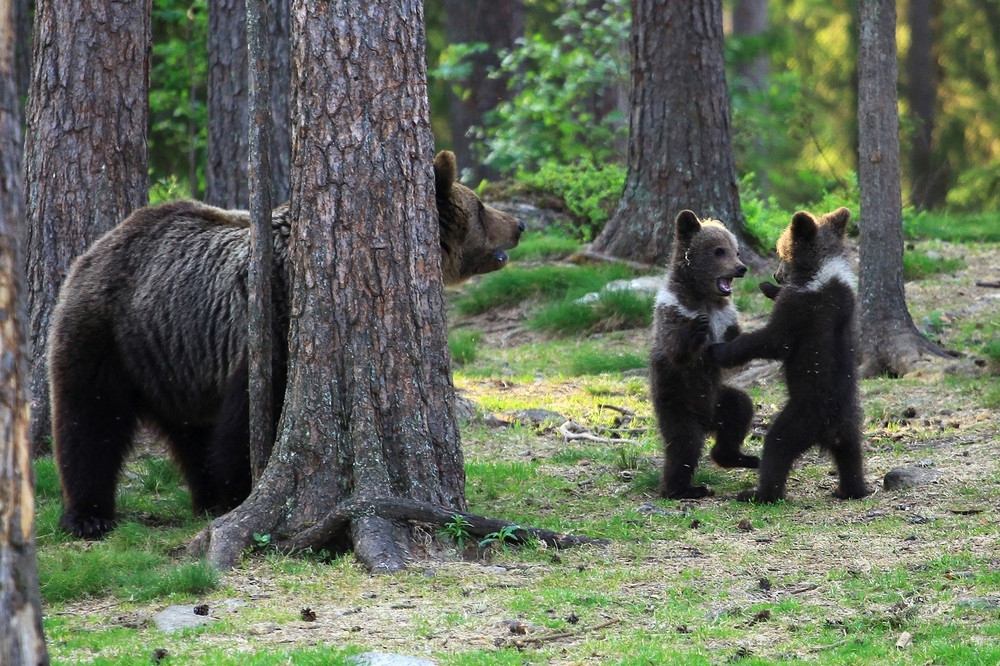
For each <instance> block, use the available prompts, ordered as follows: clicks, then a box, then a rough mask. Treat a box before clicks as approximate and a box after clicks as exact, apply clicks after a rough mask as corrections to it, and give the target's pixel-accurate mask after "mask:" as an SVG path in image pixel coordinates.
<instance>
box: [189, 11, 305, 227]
mask: <svg viewBox="0 0 1000 666" xmlns="http://www.w3.org/2000/svg"><path fill="white" fill-rule="evenodd" d="M269 4H270V15H269V16H268V26H269V28H270V30H271V34H270V36H269V39H270V41H271V44H272V53H271V54H270V55H269V60H270V62H271V81H272V83H273V85H272V87H271V113H272V122H273V126H274V137H273V144H274V145H273V149H272V154H273V156H274V159H273V160H272V163H271V193H272V199H273V200H274V201H275V202H276V203H282V202H284V201H287V198H288V191H289V190H288V173H289V168H290V161H291V134H290V127H289V120H288V94H289V92H288V81H289V72H288V67H289V64H288V63H289V60H288V58H289V52H288V0H271V1H270V2H269ZM246 18H247V12H246V0H209V3H208V157H207V163H206V166H205V179H206V184H205V201H206V202H207V203H210V204H212V205H215V206H220V207H222V208H241V209H247V208H248V207H249V205H250V188H249V159H250V152H249V141H250V138H249V134H248V129H247V127H248V125H247V122H248V120H249V110H248V109H249V97H248V95H249V78H248V77H249V69H248V64H247V63H248V60H247V20H246Z"/></svg>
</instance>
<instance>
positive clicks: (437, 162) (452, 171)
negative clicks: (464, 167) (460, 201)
mask: <svg viewBox="0 0 1000 666" xmlns="http://www.w3.org/2000/svg"><path fill="white" fill-rule="evenodd" d="M457 178H458V162H457V161H456V160H455V153H453V152H451V151H450V150H442V151H441V152H440V153H438V154H437V156H436V157H435V158H434V187H435V188H436V189H437V195H438V196H439V197H441V196H445V195H446V194H448V192H449V191H450V190H451V186H452V185H453V184H454V182H455V180H456V179H457Z"/></svg>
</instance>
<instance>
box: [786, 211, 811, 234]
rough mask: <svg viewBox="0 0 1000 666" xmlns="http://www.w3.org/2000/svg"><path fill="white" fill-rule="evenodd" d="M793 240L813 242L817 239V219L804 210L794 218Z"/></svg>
mask: <svg viewBox="0 0 1000 666" xmlns="http://www.w3.org/2000/svg"><path fill="white" fill-rule="evenodd" d="M791 226H792V240H794V241H811V240H812V239H813V238H815V237H816V218H814V217H813V216H812V215H810V214H809V213H807V212H805V211H804V210H800V211H799V212H797V213H796V214H795V215H794V216H793V217H792V225H791Z"/></svg>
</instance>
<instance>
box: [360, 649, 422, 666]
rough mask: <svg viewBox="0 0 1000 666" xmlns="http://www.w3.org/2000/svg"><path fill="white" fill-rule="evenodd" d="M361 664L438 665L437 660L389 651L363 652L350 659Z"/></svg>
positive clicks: (382, 665) (374, 665) (379, 665)
mask: <svg viewBox="0 0 1000 666" xmlns="http://www.w3.org/2000/svg"><path fill="white" fill-rule="evenodd" d="M348 661H349V662H351V663H352V664H358V665H359V666H437V662H436V661H430V660H429V659H421V658H420V657H407V656H405V655H401V654H389V653H388V652H362V653H361V654H356V655H354V656H353V657H350V658H349V659H348Z"/></svg>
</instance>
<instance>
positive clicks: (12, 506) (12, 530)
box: [0, 0, 49, 666]
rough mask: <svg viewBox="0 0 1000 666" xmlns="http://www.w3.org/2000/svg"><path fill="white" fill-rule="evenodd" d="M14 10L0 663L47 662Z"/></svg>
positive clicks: (8, 55) (0, 38) (0, 413)
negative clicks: (32, 442)
mask: <svg viewBox="0 0 1000 666" xmlns="http://www.w3.org/2000/svg"><path fill="white" fill-rule="evenodd" d="M16 25H17V18H16V12H15V8H14V3H13V2H12V0H0V364H2V367H3V371H2V375H0V664H10V665H11V666H15V665H16V666H22V665H25V666H28V665H30V666H35V665H36V664H48V663H49V657H48V652H47V651H46V649H45V637H44V635H43V632H42V605H41V597H40V593H39V590H38V563H37V558H36V555H35V507H34V494H33V490H32V469H31V448H30V446H29V443H28V402H27V400H26V398H25V379H26V375H25V372H26V369H27V363H26V361H27V357H26V355H25V349H24V347H25V345H24V333H23V329H22V324H23V322H24V317H23V314H24V309H23V307H22V305H23V299H22V292H21V257H20V249H19V248H20V242H19V235H20V231H21V226H22V225H23V220H24V207H23V199H22V188H21V154H22V153H21V118H22V115H21V98H20V95H19V94H18V83H19V80H20V77H19V76H18V74H17V63H18V60H17V58H16V54H15V49H16V42H17V37H16V35H17V31H16V30H15V26H16Z"/></svg>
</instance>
